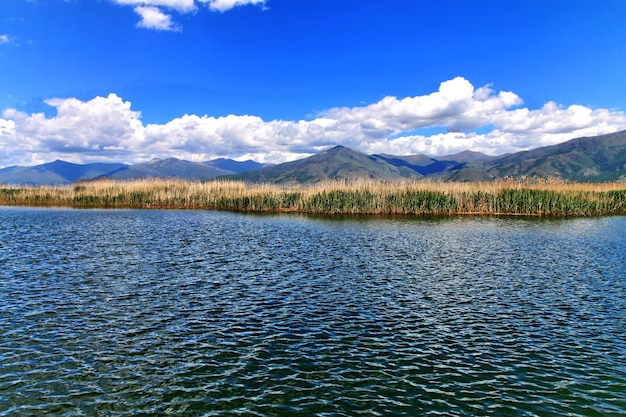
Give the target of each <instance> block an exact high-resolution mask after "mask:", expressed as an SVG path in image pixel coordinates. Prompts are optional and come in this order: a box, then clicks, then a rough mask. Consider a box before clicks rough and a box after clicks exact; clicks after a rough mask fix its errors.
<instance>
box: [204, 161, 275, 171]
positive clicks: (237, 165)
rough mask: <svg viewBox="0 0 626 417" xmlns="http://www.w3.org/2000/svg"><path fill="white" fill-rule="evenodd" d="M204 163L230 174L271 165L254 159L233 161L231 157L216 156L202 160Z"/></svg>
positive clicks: (256, 169)
mask: <svg viewBox="0 0 626 417" xmlns="http://www.w3.org/2000/svg"><path fill="white" fill-rule="evenodd" d="M203 163H204V164H205V165H209V166H212V167H214V168H217V169H221V170H222V171H225V172H228V173H231V174H242V173H244V172H246V171H258V170H260V169H263V168H266V167H268V166H271V164H261V163H259V162H256V161H251V160H247V161H234V160H232V159H226V158H218V159H213V160H211V161H206V162H203Z"/></svg>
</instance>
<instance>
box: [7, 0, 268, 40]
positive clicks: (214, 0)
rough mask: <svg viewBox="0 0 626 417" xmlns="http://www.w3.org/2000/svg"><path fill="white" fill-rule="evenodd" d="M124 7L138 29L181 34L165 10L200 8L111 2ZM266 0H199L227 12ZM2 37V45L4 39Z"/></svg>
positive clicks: (174, 0) (166, 0)
mask: <svg viewBox="0 0 626 417" xmlns="http://www.w3.org/2000/svg"><path fill="white" fill-rule="evenodd" d="M111 1H112V2H114V3H115V4H119V5H122V6H134V10H135V12H136V13H137V14H138V15H139V16H140V17H141V20H140V21H139V23H137V26H138V27H141V28H145V29H155V30H167V31H174V32H180V30H181V26H180V25H178V24H176V23H174V21H173V20H172V15H171V14H168V13H165V12H164V11H163V9H169V10H175V11H176V12H178V13H192V12H195V11H196V10H197V9H198V7H197V6H196V1H195V0H111ZM265 1H266V0H198V3H199V4H203V5H205V6H208V8H209V9H210V10H213V11H219V12H225V11H227V10H230V9H232V8H234V7H237V6H244V5H247V4H258V5H264V4H265ZM1 36H5V35H0V43H2V37H1Z"/></svg>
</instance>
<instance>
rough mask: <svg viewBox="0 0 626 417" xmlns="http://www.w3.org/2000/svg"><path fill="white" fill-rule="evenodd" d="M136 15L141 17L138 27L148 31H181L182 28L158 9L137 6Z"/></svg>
mask: <svg viewBox="0 0 626 417" xmlns="http://www.w3.org/2000/svg"><path fill="white" fill-rule="evenodd" d="M135 13H137V14H138V15H139V16H141V20H140V21H139V23H137V26H138V27H141V28H146V29H156V30H166V31H174V32H178V31H180V26H178V25H176V24H175V23H174V22H172V16H170V15H168V14H165V13H163V12H162V11H161V10H160V9H159V8H158V7H152V6H137V7H135Z"/></svg>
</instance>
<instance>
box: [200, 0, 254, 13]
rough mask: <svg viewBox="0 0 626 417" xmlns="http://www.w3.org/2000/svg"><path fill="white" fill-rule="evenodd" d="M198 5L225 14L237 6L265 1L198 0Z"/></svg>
mask: <svg viewBox="0 0 626 417" xmlns="http://www.w3.org/2000/svg"><path fill="white" fill-rule="evenodd" d="M199 1H200V3H204V4H208V6H209V8H210V9H211V10H218V11H220V12H225V11H226V10H230V9H232V8H234V7H237V6H244V5H246V4H258V5H263V4H265V0H199Z"/></svg>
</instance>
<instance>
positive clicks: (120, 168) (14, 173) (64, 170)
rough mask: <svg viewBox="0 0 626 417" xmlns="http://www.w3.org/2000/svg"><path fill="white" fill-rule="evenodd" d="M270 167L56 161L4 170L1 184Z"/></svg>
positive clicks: (196, 175)
mask: <svg viewBox="0 0 626 417" xmlns="http://www.w3.org/2000/svg"><path fill="white" fill-rule="evenodd" d="M266 166H267V165H264V164H260V163H258V162H254V161H244V162H238V161H233V160H230V159H216V160H213V161H207V162H191V161H185V160H181V159H177V158H167V159H154V160H152V161H149V162H144V163H139V164H134V165H126V164H116V163H113V164H106V163H94V164H73V163H70V162H65V161H59V160H57V161H54V162H50V163H46V164H42V165H36V166H32V167H22V166H12V167H8V168H4V169H0V184H15V185H63V184H71V183H73V182H75V181H78V180H91V179H96V178H113V179H134V178H152V177H159V178H182V179H189V180H199V181H202V180H208V179H212V178H215V177H218V176H223V175H230V174H238V173H241V172H244V171H248V170H255V169H261V168H263V167H266Z"/></svg>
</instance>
